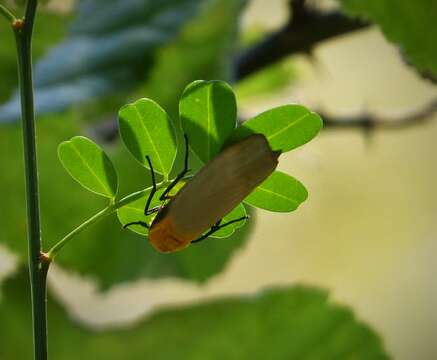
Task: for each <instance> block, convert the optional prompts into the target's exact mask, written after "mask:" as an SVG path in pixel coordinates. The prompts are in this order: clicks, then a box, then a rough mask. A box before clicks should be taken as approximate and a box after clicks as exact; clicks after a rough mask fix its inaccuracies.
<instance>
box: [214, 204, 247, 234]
mask: <svg viewBox="0 0 437 360" xmlns="http://www.w3.org/2000/svg"><path fill="white" fill-rule="evenodd" d="M246 215H247V213H246V208H245V207H244V205H243V204H238V205H237V206H236V207H235V208H234V209H233V210H232V211H231V212H230V213H229V214H227V215H226V216H224V217H223V220H222V222H221V223H222V224H226V223H227V222H228V221H232V220H235V219H239V218H242V217H243V216H246ZM245 223H246V220H241V221H238V222H235V223H233V224H230V225H228V226H225V227H224V228H222V229H220V230H219V231H217V232H215V233H214V234H212V235H211V236H210V237H213V238H219V239H220V238H227V237H229V236H231V235H232V234H233V233H234V232H235V230H237V229H239V228H241V227H242V226H243V225H244V224H245Z"/></svg>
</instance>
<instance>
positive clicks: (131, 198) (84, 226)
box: [47, 181, 170, 261]
mask: <svg viewBox="0 0 437 360" xmlns="http://www.w3.org/2000/svg"><path fill="white" fill-rule="evenodd" d="M169 183H170V182H169V181H163V182H160V183H159V184H157V185H156V187H157V189H160V188H162V187H164V186H167V185H168V184H169ZM151 189H152V188H151V187H149V188H147V189H144V190H140V191H137V192H134V193H132V194H130V195H128V196H126V197H124V198H123V199H121V200H119V201H116V202H115V203H113V204H110V205H108V206H107V207H106V208H104V209H103V210H101V211H99V212H98V213H97V214H95V215H94V216H92V217H90V218H89V219H88V220H87V221H85V222H84V223H82V224H81V225H79V226H78V227H77V228H76V229H74V230H73V231H72V232H70V233H69V234H67V235H66V236H64V238H62V239H61V240H60V241H59V242H58V243H56V244H55V245H54V246H53V247H52V248H51V249H50V250H49V252H48V253H47V257H48V259H49V260H50V261H53V259H54V258H55V257H56V255H58V254H59V252H60V251H61V250H62V248H63V247H64V246H65V245H67V243H69V242H70V240H71V239H73V238H74V237H75V236H76V235H78V234H80V233H81V232H82V231H84V230H85V229H87V228H88V227H89V226H91V225H93V224H94V223H96V222H97V221H99V220H101V219H103V218H105V217H106V216H108V215H111V214H112V213H113V212H115V211H117V209H119V208H121V207H123V206H125V205H127V204H130V203H131V202H133V201H135V200H138V199H140V198H141V197H143V196H144V195H145V194H147V193H148V192H150V190H151Z"/></svg>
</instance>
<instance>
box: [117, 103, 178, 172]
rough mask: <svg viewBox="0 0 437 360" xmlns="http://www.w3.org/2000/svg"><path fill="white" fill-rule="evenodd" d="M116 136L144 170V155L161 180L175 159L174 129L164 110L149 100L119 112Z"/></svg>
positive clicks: (145, 165) (145, 164) (123, 108)
mask: <svg viewBox="0 0 437 360" xmlns="http://www.w3.org/2000/svg"><path fill="white" fill-rule="evenodd" d="M118 118H119V124H120V135H121V138H122V139H123V142H124V144H125V145H126V147H127V149H128V150H129V151H130V153H131V154H132V155H133V156H134V157H135V159H137V161H138V162H139V163H140V164H141V165H143V166H144V167H146V168H149V165H148V163H147V160H146V155H148V156H149V157H150V159H151V161H152V166H153V168H154V170H155V172H157V173H160V174H162V175H164V176H165V177H167V176H168V174H169V173H170V171H171V168H172V166H173V162H174V160H175V158H176V152H177V142H176V131H175V127H174V125H173V123H172V121H171V119H170V117H169V116H168V115H167V113H166V112H165V110H164V109H162V108H161V107H160V106H159V105H158V104H157V103H155V102H154V101H153V100H150V99H140V100H138V101H136V102H134V103H133V104H128V105H125V106H123V107H122V108H121V109H120V112H119V114H118Z"/></svg>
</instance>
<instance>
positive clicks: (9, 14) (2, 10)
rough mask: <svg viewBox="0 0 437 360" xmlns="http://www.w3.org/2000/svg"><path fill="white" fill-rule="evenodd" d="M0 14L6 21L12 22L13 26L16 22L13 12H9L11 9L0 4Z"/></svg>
mask: <svg viewBox="0 0 437 360" xmlns="http://www.w3.org/2000/svg"><path fill="white" fill-rule="evenodd" d="M0 14H1V15H3V16H4V17H5V18H6V20H8V21H10V22H11V24H12V23H13V22H14V21H15V20H16V19H15V16H14V14H12V12H10V11H9V9H8V8H7V7H6V6H4V5H1V4H0Z"/></svg>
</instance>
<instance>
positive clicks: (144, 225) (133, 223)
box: [123, 221, 150, 229]
mask: <svg viewBox="0 0 437 360" xmlns="http://www.w3.org/2000/svg"><path fill="white" fill-rule="evenodd" d="M132 225H141V226H142V227H145V228H146V229H148V228H149V227H150V226H149V225H148V224H147V223H146V222H144V221H134V222H130V223H128V224H125V225H123V229H126V228H127V227H129V226H132Z"/></svg>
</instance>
